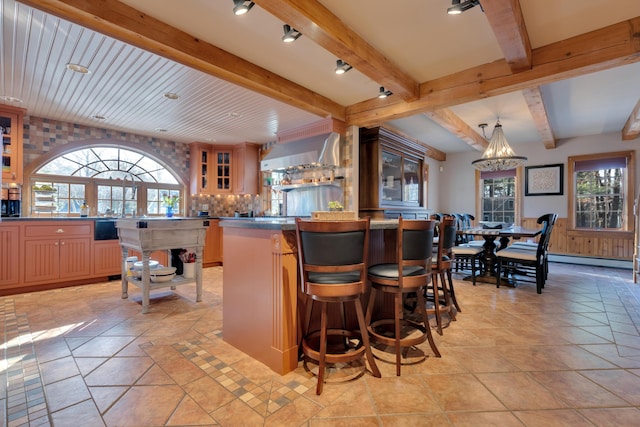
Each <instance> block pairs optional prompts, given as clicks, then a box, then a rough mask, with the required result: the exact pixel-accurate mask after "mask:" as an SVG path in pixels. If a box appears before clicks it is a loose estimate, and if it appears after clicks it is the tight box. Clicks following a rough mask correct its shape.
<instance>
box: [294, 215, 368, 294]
mask: <svg viewBox="0 0 640 427" xmlns="http://www.w3.org/2000/svg"><path fill="white" fill-rule="evenodd" d="M369 226H370V222H369V218H365V219H360V220H354V221H315V220H314V221H311V220H303V219H301V218H296V239H297V245H298V265H299V268H300V277H301V286H302V291H303V292H305V293H307V294H310V295H320V294H323V295H324V296H332V295H333V296H336V297H339V296H348V295H354V293H362V292H364V284H365V283H366V268H367V256H368V253H369ZM327 285H330V286H327ZM328 287H330V288H332V289H330V290H327V289H320V288H328Z"/></svg>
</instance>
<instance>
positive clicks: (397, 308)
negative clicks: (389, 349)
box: [393, 292, 402, 376]
mask: <svg viewBox="0 0 640 427" xmlns="http://www.w3.org/2000/svg"><path fill="white" fill-rule="evenodd" d="M401 312H402V294H401V293H400V292H397V293H395V294H393V319H394V326H395V332H394V333H395V341H396V343H395V344H396V345H395V349H396V375H397V376H400V365H401V362H400V354H401V352H402V348H401V347H400V314H401Z"/></svg>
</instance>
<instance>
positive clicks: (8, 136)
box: [0, 105, 26, 184]
mask: <svg viewBox="0 0 640 427" xmlns="http://www.w3.org/2000/svg"><path fill="white" fill-rule="evenodd" d="M25 112H26V111H25V110H24V109H22V108H16V107H11V106H8V105H0V134H1V135H2V182H3V183H5V184H22V118H23V116H24V114H25Z"/></svg>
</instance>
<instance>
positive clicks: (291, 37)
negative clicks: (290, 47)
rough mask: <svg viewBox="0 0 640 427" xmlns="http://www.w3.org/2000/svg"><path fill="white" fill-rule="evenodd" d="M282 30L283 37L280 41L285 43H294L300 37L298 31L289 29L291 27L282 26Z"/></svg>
mask: <svg viewBox="0 0 640 427" xmlns="http://www.w3.org/2000/svg"><path fill="white" fill-rule="evenodd" d="M282 28H283V29H284V36H282V41H283V42H285V43H291V42H293V41H296V40H298V38H299V37H300V36H301V35H302V33H301V32H300V31H298V30H296V29H295V28H291V25H287V24H284V25H283V26H282Z"/></svg>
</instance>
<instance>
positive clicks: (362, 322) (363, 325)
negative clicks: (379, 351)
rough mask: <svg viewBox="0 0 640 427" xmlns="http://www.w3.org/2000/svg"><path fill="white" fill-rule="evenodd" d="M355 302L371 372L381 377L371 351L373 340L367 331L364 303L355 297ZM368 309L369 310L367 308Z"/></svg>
mask: <svg viewBox="0 0 640 427" xmlns="http://www.w3.org/2000/svg"><path fill="white" fill-rule="evenodd" d="M353 304H354V305H355V306H356V316H357V317H358V324H359V325H360V334H361V335H362V345H364V348H365V354H366V355H367V360H369V366H371V373H372V374H373V376H374V377H377V378H380V377H381V376H382V375H381V374H380V371H379V370H378V365H376V361H375V360H374V358H373V353H372V352H371V342H370V340H369V332H368V331H367V323H365V320H364V313H363V312H362V303H361V302H360V298H358V299H355V300H354V301H353ZM367 311H368V310H367Z"/></svg>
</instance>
